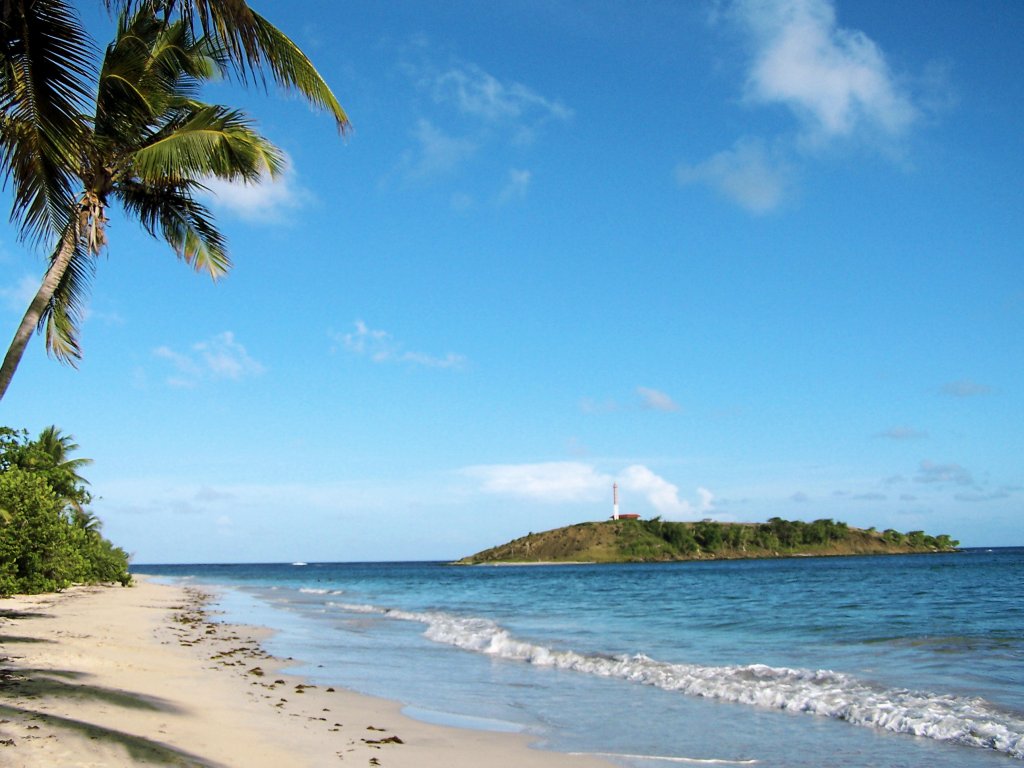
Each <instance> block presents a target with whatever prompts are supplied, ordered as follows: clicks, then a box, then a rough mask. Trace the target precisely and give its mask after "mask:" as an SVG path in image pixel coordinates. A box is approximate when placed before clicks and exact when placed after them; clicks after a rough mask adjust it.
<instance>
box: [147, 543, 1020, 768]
mask: <svg viewBox="0 0 1024 768" xmlns="http://www.w3.org/2000/svg"><path fill="white" fill-rule="evenodd" d="M133 570H135V571H136V572H138V573H147V574H154V575H159V576H162V577H168V578H171V579H174V580H180V579H186V580H188V581H189V582H192V583H197V584H203V585H209V586H212V585H216V586H218V587H219V588H218V589H217V590H216V593H217V594H218V598H217V608H218V609H219V610H221V611H223V612H224V615H223V618H224V620H226V621H231V622H239V623H253V624H263V625H266V626H269V627H273V628H274V629H276V630H277V633H276V634H275V635H274V636H273V637H272V639H270V640H269V641H268V642H267V643H266V646H267V650H268V651H270V652H271V653H273V654H275V655H278V656H283V657H293V658H294V659H296V660H299V661H300V662H301V666H300V667H299V668H298V669H297V670H296V671H298V672H299V673H301V674H304V675H306V676H308V677H310V678H312V679H313V681H315V682H319V683H322V684H328V683H330V684H335V685H341V686H344V687H347V688H351V689H353V690H357V691H361V692H365V693H370V694H375V695H378V696H383V697H386V698H390V699H395V700H398V701H401V702H403V703H404V704H405V705H406V712H407V713H408V714H410V715H412V716H414V717H418V718H421V719H424V720H430V721H436V722H443V723H448V724H455V725H460V726H463V727H474V728H489V729H496V730H522V731H526V732H528V733H531V734H534V735H535V736H536V738H537V740H538V742H539V744H540V746H542V747H544V748H548V749H555V750H560V751H565V752H589V753H601V754H609V755H618V756H620V757H618V758H616V759H617V761H618V762H620V763H621V764H623V765H628V766H643V767H645V768H648V767H650V766H659V765H665V764H672V763H700V762H703V761H715V762H716V763H717V764H729V763H730V762H734V763H738V764H756V765H761V766H780V767H781V766H786V767H787V768H803V767H804V766H806V767H808V768H809V767H810V766H815V767H817V766H823V765H828V766H855V767H858V766H893V767H895V766H915V767H916V766H931V767H933V768H946V767H948V768H954V767H955V768H970V767H972V766H988V767H989V768H991V767H993V766H999V765H1005V766H1013V765H1020V763H1019V762H1017V761H1018V760H1021V759H1024V548H999V549H973V550H965V551H963V552H958V553H953V554H941V555H940V554H936V555H910V556H888V557H846V558H796V559H787V560H750V561H732V562H694V563H673V564H644V565H600V566H598V565H579V566H576V565H563V566H529V567H452V566H447V565H444V564H440V563H310V564H308V565H300V564H296V565H164V566H136V567H134V569H133ZM752 761H756V762H752Z"/></svg>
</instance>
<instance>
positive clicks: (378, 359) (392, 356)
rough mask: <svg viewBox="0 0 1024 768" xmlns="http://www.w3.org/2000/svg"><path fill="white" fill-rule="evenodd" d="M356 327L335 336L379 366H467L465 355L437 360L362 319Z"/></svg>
mask: <svg viewBox="0 0 1024 768" xmlns="http://www.w3.org/2000/svg"><path fill="white" fill-rule="evenodd" d="M355 326H356V328H355V330H354V331H352V332H351V333H343V334H339V333H336V334H332V336H333V337H334V340H335V341H337V342H339V343H340V344H341V345H342V346H343V347H344V348H345V349H346V350H348V351H349V352H351V353H352V354H354V355H359V356H366V357H369V358H370V360H372V361H373V362H375V363H411V364H413V365H420V366H424V367H426V368H461V367H463V366H464V365H465V364H466V358H465V357H464V356H463V355H457V354H455V353H453V352H449V353H448V354H447V355H445V356H443V357H436V356H434V355H428V354H425V353H423V352H411V351H409V350H406V349H405V348H404V346H403V345H402V344H401V343H400V342H397V341H395V339H394V337H392V335H391V334H390V333H388V332H387V331H381V330H374V329H372V328H370V327H369V326H367V325H366V323H364V322H363V321H362V320H357V321H356V323H355Z"/></svg>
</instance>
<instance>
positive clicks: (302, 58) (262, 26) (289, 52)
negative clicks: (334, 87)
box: [252, 11, 350, 133]
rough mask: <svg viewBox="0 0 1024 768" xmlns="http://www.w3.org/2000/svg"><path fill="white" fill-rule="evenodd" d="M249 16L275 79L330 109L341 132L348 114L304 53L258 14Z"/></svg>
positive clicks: (314, 102) (315, 103)
mask: <svg viewBox="0 0 1024 768" xmlns="http://www.w3.org/2000/svg"><path fill="white" fill-rule="evenodd" d="M252 15H253V17H254V19H255V21H256V38H257V40H258V41H259V45H260V49H261V50H262V51H263V53H264V55H265V56H266V59H267V66H268V67H269V68H270V71H271V72H272V73H273V74H274V79H275V80H277V82H278V83H279V84H281V85H283V86H285V87H287V88H294V89H295V90H297V91H298V92H299V93H301V94H302V95H303V96H305V97H306V100H307V101H309V102H310V103H311V104H313V105H314V106H316V107H318V108H320V109H324V110H327V111H328V112H330V113H331V116H332V117H334V122H335V123H336V125H337V126H338V131H339V132H340V133H344V132H345V131H346V130H348V128H349V127H350V123H349V119H348V115H347V114H345V110H344V109H343V108H342V106H341V104H340V103H339V102H338V99H337V98H336V97H335V96H334V93H332V92H331V89H330V86H328V85H327V83H326V81H325V80H324V79H323V78H322V77H321V76H320V73H319V72H317V71H316V68H315V67H314V66H313V63H312V62H311V61H310V60H309V59H308V58H306V54H304V53H303V52H302V51H301V50H299V47H298V46H297V45H296V44H295V43H293V42H292V41H291V40H290V39H289V38H288V37H287V36H286V35H285V34H284V33H283V32H281V30H279V29H278V28H277V27H275V26H274V25H273V24H271V23H270V22H269V21H267V20H266V19H264V18H263V17H262V16H260V15H259V14H258V13H256V12H255V11H253V14H252Z"/></svg>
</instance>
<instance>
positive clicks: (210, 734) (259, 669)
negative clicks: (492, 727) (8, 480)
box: [0, 576, 611, 768]
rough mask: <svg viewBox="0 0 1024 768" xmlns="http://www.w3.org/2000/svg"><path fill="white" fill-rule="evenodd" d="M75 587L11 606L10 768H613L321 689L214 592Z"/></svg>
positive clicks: (4, 665)
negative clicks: (213, 602) (235, 619)
mask: <svg viewBox="0 0 1024 768" xmlns="http://www.w3.org/2000/svg"><path fill="white" fill-rule="evenodd" d="M135 578H136V585H135V586H134V587H130V588H122V587H120V586H89V587H73V588H71V589H69V590H67V591H65V592H63V593H59V594H45V595H21V596H17V597H13V598H9V599H5V600H0V763H3V764H5V765H16V766H23V767H24V768H35V767H36V766H40V767H41V766H51V765H61V766H68V767H71V766H82V767H83V768H84V766H100V765H102V766H125V767H126V768H127V767H128V766H134V765H174V766H210V767H211V768H220V767H222V766H254V767H259V766H267V768H281V767H282V766H289V767H290V766H324V765H335V764H338V763H340V762H344V763H347V764H353V763H354V764H358V765H364V766H365V765H374V766H377V765H379V766H387V768H406V767H408V768H462V767H463V766H464V767H465V768H476V767H477V766H479V765H482V764H486V765H488V766H495V767H496V768H497V767H504V766H507V767H508V768H513V766H515V767H516V768H519V767H522V768H608V766H609V765H611V764H610V763H608V762H607V761H606V760H604V759H602V758H600V757H598V756H597V755H569V754H565V753H560V752H550V751H545V750H542V749H535V748H532V747H531V746H530V745H531V741H532V740H533V739H531V737H530V736H529V735H528V734H522V733H503V732H496V731H483V730H471V729H465V728H457V727H452V726H448V725H439V724H433V723H428V722H424V721H421V720H416V719H414V718H412V717H410V716H408V715H405V714H403V713H402V711H401V709H402V705H401V704H400V703H398V702H393V701H387V700H384V699H377V698H374V697H372V696H366V695H363V694H357V693H354V692H352V691H348V690H346V689H344V688H341V687H340V686H339V687H330V686H325V685H313V684H311V683H310V682H309V681H308V680H306V679H304V678H302V677H301V676H298V675H295V674H292V673H290V672H288V671H287V668H288V666H289V665H290V663H291V661H290V660H288V659H279V658H275V657H272V656H270V655H269V654H267V653H266V651H264V650H263V648H262V646H261V640H262V639H265V638H266V637H267V636H268V634H269V633H270V632H271V630H269V629H266V628H264V627H255V626H248V625H233V624H224V623H220V622H217V621H213V620H212V619H211V617H210V615H209V612H208V602H209V599H210V596H209V595H207V594H206V593H205V592H203V591H202V590H201V589H197V588H192V587H186V586H180V585H168V584H159V583H155V582H153V581H150V580H148V579H147V578H145V577H144V576H143V577H139V576H136V577H135Z"/></svg>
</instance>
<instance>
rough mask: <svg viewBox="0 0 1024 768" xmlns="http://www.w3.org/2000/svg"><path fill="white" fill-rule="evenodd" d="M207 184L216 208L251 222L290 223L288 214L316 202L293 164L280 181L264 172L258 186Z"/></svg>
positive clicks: (235, 183)
mask: <svg viewBox="0 0 1024 768" xmlns="http://www.w3.org/2000/svg"><path fill="white" fill-rule="evenodd" d="M203 185H204V186H205V187H206V188H207V189H208V190H209V194H208V195H206V196H207V197H209V198H210V203H211V205H212V206H213V207H215V208H223V209H225V210H227V211H230V212H231V213H233V214H234V215H235V216H238V217H239V218H240V219H244V220H245V221H250V222H261V223H268V222H269V223H279V222H284V221H287V218H288V214H289V212H291V211H294V210H296V209H298V208H301V207H302V206H303V205H305V204H307V203H308V202H309V201H310V200H312V199H313V195H312V193H311V192H310V191H309V190H307V189H305V188H304V187H302V186H301V185H300V184H299V182H298V178H297V176H296V174H295V170H294V168H293V167H292V165H291V163H290V162H286V164H285V169H284V172H283V173H282V174H281V175H279V176H278V177H277V178H276V179H272V178H270V175H269V174H267V173H264V174H263V175H262V177H261V180H260V181H259V182H258V183H253V184H246V183H243V182H229V181H222V180H221V179H207V180H205V181H204V182H203Z"/></svg>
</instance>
